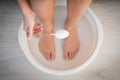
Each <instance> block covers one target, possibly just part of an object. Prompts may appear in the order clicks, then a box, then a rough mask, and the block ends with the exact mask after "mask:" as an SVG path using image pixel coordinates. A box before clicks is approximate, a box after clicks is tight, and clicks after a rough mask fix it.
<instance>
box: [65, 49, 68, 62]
mask: <svg viewBox="0 0 120 80" xmlns="http://www.w3.org/2000/svg"><path fill="white" fill-rule="evenodd" d="M64 59H65V60H68V52H67V51H66V50H65V51H64Z"/></svg>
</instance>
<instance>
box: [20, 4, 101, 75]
mask: <svg viewBox="0 0 120 80" xmlns="http://www.w3.org/2000/svg"><path fill="white" fill-rule="evenodd" d="M61 12H62V14H61ZM65 17H66V10H65V6H62V7H56V9H55V14H54V21H55V31H57V30H59V29H63V27H64V20H65ZM77 33H78V36H79V40H80V50H79V53H78V54H77V55H76V56H75V58H74V59H73V60H69V61H65V60H64V58H63V43H64V39H57V38H56V37H55V46H56V58H55V60H54V61H47V60H46V59H45V58H44V57H43V55H42V54H41V53H40V51H39V39H37V38H32V39H30V40H28V39H27V37H26V33H25V32H24V30H23V23H22V24H21V25H20V28H19V32H18V40H19V44H20V47H21V49H22V50H23V53H24V54H25V56H26V57H27V59H28V60H29V62H30V63H31V64H32V65H34V66H35V67H36V68H38V69H39V70H41V71H43V72H46V73H48V74H53V75H69V74H73V73H76V72H79V71H80V70H82V69H84V68H85V67H86V66H87V65H88V64H90V63H91V62H92V61H93V59H94V58H95V56H96V55H97V53H98V51H99V49H100V47H101V44H102V40H103V30H102V26H101V23H100V21H99V20H98V18H97V17H96V16H95V14H94V13H93V12H92V11H91V10H90V9H88V10H87V11H86V12H85V14H84V15H83V16H82V17H81V19H80V21H79V24H78V25H77Z"/></svg>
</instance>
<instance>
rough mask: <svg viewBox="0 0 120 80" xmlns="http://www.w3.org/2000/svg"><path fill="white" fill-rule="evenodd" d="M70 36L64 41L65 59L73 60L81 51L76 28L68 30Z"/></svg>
mask: <svg viewBox="0 0 120 80" xmlns="http://www.w3.org/2000/svg"><path fill="white" fill-rule="evenodd" d="M68 31H69V36H68V37H67V38H66V39H65V42H64V59H65V60H71V59H73V58H74V57H75V55H76V54H77V53H78V51H79V47H80V43H79V39H78V35H77V32H76V28H74V29H71V30H68Z"/></svg>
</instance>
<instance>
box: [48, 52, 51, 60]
mask: <svg viewBox="0 0 120 80" xmlns="http://www.w3.org/2000/svg"><path fill="white" fill-rule="evenodd" d="M50 59H51V52H48V53H47V60H50Z"/></svg>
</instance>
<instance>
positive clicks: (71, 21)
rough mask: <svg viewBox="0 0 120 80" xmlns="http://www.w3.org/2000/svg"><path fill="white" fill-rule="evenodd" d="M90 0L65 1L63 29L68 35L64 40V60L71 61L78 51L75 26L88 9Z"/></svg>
mask: <svg viewBox="0 0 120 80" xmlns="http://www.w3.org/2000/svg"><path fill="white" fill-rule="evenodd" d="M90 2H91V0H67V18H66V21H65V25H64V26H65V29H67V30H68V31H69V33H70V35H69V37H68V38H66V39H65V44H64V58H65V59H66V60H70V59H73V58H74V56H75V55H76V54H77V52H78V51H79V46H80V43H79V40H78V36H77V32H76V25H77V23H78V21H79V19H80V17H81V16H82V15H83V13H84V12H85V10H86V9H87V8H88V6H89V4H90Z"/></svg>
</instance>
